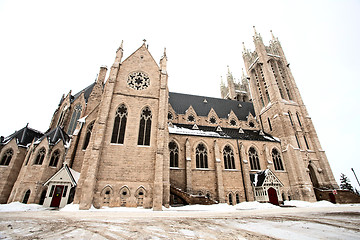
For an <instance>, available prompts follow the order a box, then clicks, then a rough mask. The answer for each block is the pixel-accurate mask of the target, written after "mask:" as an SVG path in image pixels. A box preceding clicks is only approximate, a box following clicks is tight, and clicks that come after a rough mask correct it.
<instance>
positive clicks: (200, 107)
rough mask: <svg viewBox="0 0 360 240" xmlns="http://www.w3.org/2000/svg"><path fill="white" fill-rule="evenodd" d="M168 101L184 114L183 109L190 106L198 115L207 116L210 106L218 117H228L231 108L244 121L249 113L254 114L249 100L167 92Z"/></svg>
mask: <svg viewBox="0 0 360 240" xmlns="http://www.w3.org/2000/svg"><path fill="white" fill-rule="evenodd" d="M205 99H206V103H205V102H204V100H205ZM169 103H170V104H171V106H172V108H173V109H174V111H175V112H176V113H177V114H185V111H186V110H187V109H188V108H189V107H190V106H192V107H193V108H194V110H195V112H196V114H197V115H198V116H207V115H208V114H209V112H210V110H211V108H213V109H214V110H215V112H216V114H217V115H218V117H219V118H228V114H230V112H231V110H233V112H234V113H235V115H236V116H237V118H238V119H239V120H243V121H246V117H247V116H248V115H249V113H251V114H252V115H253V116H255V111H254V106H253V104H252V103H251V102H239V101H234V100H228V99H222V98H212V97H204V96H195V95H189V94H183V93H174V92H169ZM239 104H241V107H239Z"/></svg>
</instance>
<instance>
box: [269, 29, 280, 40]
mask: <svg viewBox="0 0 360 240" xmlns="http://www.w3.org/2000/svg"><path fill="white" fill-rule="evenodd" d="M270 33H271V39H272V41H273V42H278V41H279V39H278V38H276V37H275V36H274V33H273V31H272V30H270Z"/></svg>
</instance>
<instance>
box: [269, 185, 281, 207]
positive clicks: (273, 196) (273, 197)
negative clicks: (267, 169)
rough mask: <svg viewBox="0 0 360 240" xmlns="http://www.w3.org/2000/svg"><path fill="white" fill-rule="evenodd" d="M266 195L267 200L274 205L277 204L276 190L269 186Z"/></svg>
mask: <svg viewBox="0 0 360 240" xmlns="http://www.w3.org/2000/svg"><path fill="white" fill-rule="evenodd" d="M267 192H268V196H269V202H270V203H271V204H274V205H279V199H278V197H277V192H276V190H275V188H272V187H271V188H269V189H268V191H267Z"/></svg>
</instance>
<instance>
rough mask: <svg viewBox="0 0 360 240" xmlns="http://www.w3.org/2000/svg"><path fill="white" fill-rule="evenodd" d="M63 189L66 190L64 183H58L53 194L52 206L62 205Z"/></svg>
mask: <svg viewBox="0 0 360 240" xmlns="http://www.w3.org/2000/svg"><path fill="white" fill-rule="evenodd" d="M63 191H64V186H63V185H57V186H56V187H55V191H54V194H53V196H52V200H51V204H50V207H59V206H60V201H61V197H62V193H63Z"/></svg>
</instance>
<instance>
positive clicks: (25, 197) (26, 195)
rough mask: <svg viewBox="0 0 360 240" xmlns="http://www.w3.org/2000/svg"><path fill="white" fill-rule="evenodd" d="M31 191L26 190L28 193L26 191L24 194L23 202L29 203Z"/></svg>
mask: <svg viewBox="0 0 360 240" xmlns="http://www.w3.org/2000/svg"><path fill="white" fill-rule="evenodd" d="M30 193H31V191H30V189H29V190H27V191H26V193H25V195H24V198H23V200H22V203H25V204H27V203H28V201H29V197H30Z"/></svg>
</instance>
